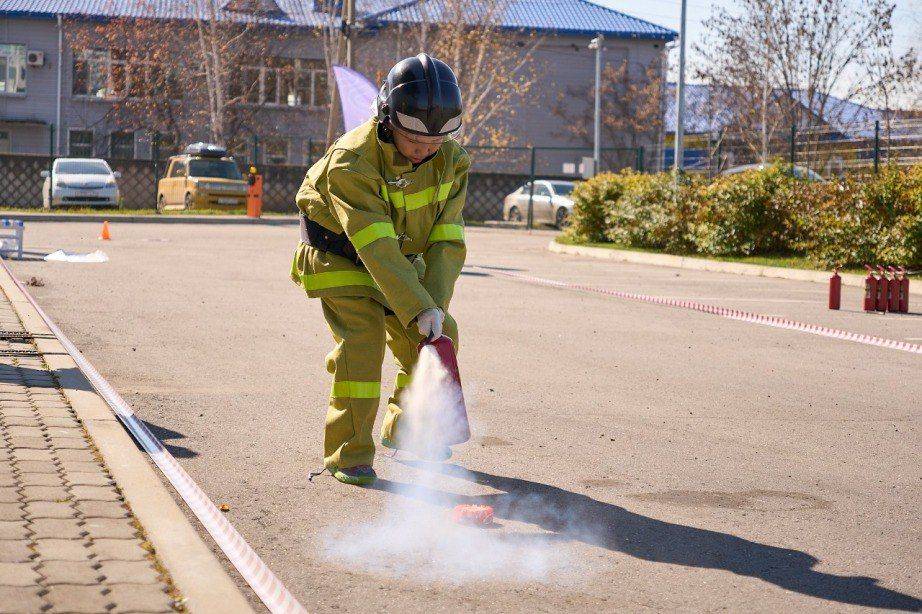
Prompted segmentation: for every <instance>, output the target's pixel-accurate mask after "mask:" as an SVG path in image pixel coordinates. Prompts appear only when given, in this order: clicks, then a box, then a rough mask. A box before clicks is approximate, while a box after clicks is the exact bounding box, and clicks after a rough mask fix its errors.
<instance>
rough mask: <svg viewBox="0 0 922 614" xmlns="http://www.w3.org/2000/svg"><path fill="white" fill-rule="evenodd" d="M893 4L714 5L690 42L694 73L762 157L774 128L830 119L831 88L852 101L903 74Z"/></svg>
mask: <svg viewBox="0 0 922 614" xmlns="http://www.w3.org/2000/svg"><path fill="white" fill-rule="evenodd" d="M893 7H894V4H893V2H891V1H890V0H740V1H739V2H738V3H737V4H736V6H735V7H734V9H733V10H728V9H726V8H723V7H719V8H717V9H716V10H715V11H714V13H713V14H712V15H711V17H710V18H709V19H708V21H707V25H706V28H707V29H706V34H705V38H704V40H703V41H702V43H701V44H699V45H696V48H697V51H698V52H699V53H701V55H702V57H703V58H704V61H703V62H702V63H701V68H700V69H699V73H698V77H700V78H703V79H704V80H705V81H707V82H708V83H710V84H711V85H712V86H713V87H714V88H715V89H716V90H717V91H718V92H719V94H720V95H722V96H724V97H725V98H726V106H727V108H728V109H729V110H730V111H731V113H732V114H733V118H732V121H731V122H730V126H729V127H728V128H729V130H730V131H731V132H733V133H735V134H736V135H737V137H738V138H739V139H740V141H741V142H742V143H743V144H745V146H747V147H748V148H749V149H750V150H752V151H753V152H758V153H759V154H760V156H761V157H762V158H763V159H764V158H765V157H767V152H768V149H769V148H768V146H767V145H768V143H769V142H770V141H771V140H772V139H773V137H775V136H776V134H777V131H778V130H779V129H781V128H782V127H788V126H791V125H795V126H801V127H804V126H809V125H812V124H816V123H823V122H828V121H830V120H831V119H833V118H831V115H832V114H833V113H834V112H835V111H836V110H837V109H836V107H835V106H834V105H833V104H832V103H831V98H830V97H831V96H832V95H833V94H836V95H838V96H839V97H841V98H845V99H847V100H854V99H858V98H860V97H861V96H862V95H863V94H866V93H867V92H870V91H874V90H876V91H878V92H880V91H881V88H883V90H886V91H887V92H892V91H894V88H897V87H898V83H899V82H900V81H904V80H907V79H911V76H909V75H911V74H912V73H913V72H914V71H915V67H914V65H913V64H912V62H908V61H907V59H906V57H905V56H904V57H900V58H895V57H893V55H892V42H893V37H892V32H893V24H892V21H893ZM912 53H913V51H912V50H910V52H909V54H908V55H911V54H912ZM834 119H838V120H845V119H846V118H845V117H841V118H834ZM839 125H841V122H839Z"/></svg>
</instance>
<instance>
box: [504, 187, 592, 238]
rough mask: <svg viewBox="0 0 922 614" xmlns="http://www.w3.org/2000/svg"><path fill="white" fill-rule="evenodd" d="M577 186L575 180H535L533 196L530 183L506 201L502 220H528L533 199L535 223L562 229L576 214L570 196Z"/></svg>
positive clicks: (533, 218)
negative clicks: (573, 212) (529, 205)
mask: <svg viewBox="0 0 922 614" xmlns="http://www.w3.org/2000/svg"><path fill="white" fill-rule="evenodd" d="M575 185H576V184H574V183H573V182H572V181H556V180H543V179H540V180H538V181H535V190H534V193H532V192H531V183H530V182H529V183H526V184H525V185H523V186H522V187H520V188H519V189H518V190H516V191H515V192H513V193H512V194H510V195H509V196H507V197H506V198H505V199H503V219H505V220H507V221H509V222H522V221H524V220H526V219H527V218H528V201H529V197H530V198H531V206H532V220H533V221H534V223H536V224H553V225H554V226H557V227H558V228H562V227H563V226H565V225H566V223H567V218H569V217H570V212H571V211H573V199H572V198H570V195H571V194H572V192H573V188H574V187H575Z"/></svg>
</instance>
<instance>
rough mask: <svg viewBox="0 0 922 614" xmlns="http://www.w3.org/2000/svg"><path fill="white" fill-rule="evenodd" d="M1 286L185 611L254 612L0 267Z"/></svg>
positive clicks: (72, 362)
mask: <svg viewBox="0 0 922 614" xmlns="http://www.w3.org/2000/svg"><path fill="white" fill-rule="evenodd" d="M0 288H2V290H3V291H4V292H5V293H6V295H7V297H8V298H9V300H10V302H11V303H12V305H13V309H14V310H15V311H16V314H17V315H18V316H19V319H20V320H21V321H22V325H23V328H25V330H26V331H27V332H29V333H31V334H33V335H36V337H35V339H34V342H35V345H36V347H37V348H38V350H39V352H41V353H42V358H43V360H44V361H45V363H46V364H47V365H48V368H49V369H50V370H52V371H53V372H54V374H55V377H56V378H57V380H58V383H59V384H60V386H61V391H62V393H63V394H64V396H65V397H66V398H67V401H68V403H70V405H71V407H72V408H73V410H74V412H75V413H76V414H77V417H78V418H79V419H80V421H81V422H82V423H83V425H84V427H85V428H86V431H87V433H89V436H90V438H91V439H92V441H93V443H94V444H95V445H96V447H97V449H98V450H99V452H100V454H102V456H103V460H104V461H105V464H106V467H107V468H108V469H109V471H110V472H111V474H112V477H114V478H115V481H116V483H117V484H118V487H119V488H120V489H121V491H122V494H123V495H124V497H125V500H126V501H127V502H128V504H129V506H130V507H131V511H132V513H133V514H134V516H135V518H137V520H138V522H140V523H141V526H143V527H144V530H145V533H146V534H147V537H148V539H149V540H150V541H151V543H152V544H153V546H154V549H155V550H156V552H157V556H158V557H159V558H160V560H161V561H162V562H163V564H164V566H165V567H166V568H167V570H168V571H169V572H170V576H171V577H172V579H173V583H174V584H175V585H176V587H177V588H178V589H179V591H180V592H181V593H182V595H183V596H184V597H185V606H186V607H187V608H188V610H189V611H190V612H193V613H197V612H202V613H206V612H233V613H236V612H241V613H243V612H253V609H252V608H251V607H250V605H249V603H248V602H247V599H246V597H244V595H243V593H242V592H241V591H240V589H239V588H238V587H237V585H236V584H235V583H234V581H233V580H232V579H231V577H230V576H229V575H228V574H227V572H226V571H225V570H224V568H223V567H222V565H221V563H220V562H219V561H218V559H217V558H216V557H215V555H214V553H212V551H211V549H210V548H209V547H208V545H207V544H206V543H205V542H204V541H203V540H202V538H201V537H199V534H198V532H197V531H196V529H195V528H194V527H193V526H192V524H191V523H190V522H189V520H188V519H187V518H186V515H185V514H184V513H183V511H182V510H181V509H180V508H179V506H178V505H177V504H176V502H175V501H174V500H173V496H172V495H171V494H170V492H169V491H168V490H167V488H166V486H164V484H163V483H162V482H161V481H160V477H159V475H157V473H155V471H154V469H153V467H151V465H150V463H149V462H148V460H147V458H146V456H145V454H144V453H143V452H142V451H141V450H140V449H139V448H138V446H137V445H136V444H135V442H134V440H133V439H131V437H130V436H129V435H128V433H127V432H126V431H125V429H124V428H123V427H122V425H121V424H120V423H119V421H118V419H117V418H116V417H115V415H114V414H113V413H112V410H111V409H110V408H109V406H108V405H107V404H106V402H105V401H104V400H103V399H102V398H101V397H100V396H99V395H98V394H96V392H95V391H93V387H92V385H91V384H90V382H89V381H88V380H87V379H86V377H85V376H84V375H83V373H82V372H81V371H80V369H79V368H78V366H77V364H76V363H75V362H74V360H73V359H72V358H71V356H70V355H69V354H68V353H67V351H66V350H65V349H64V346H63V345H61V343H60V342H59V341H58V340H57V339H56V338H54V337H52V336H51V335H50V333H51V331H50V330H49V329H48V327H47V326H46V325H45V323H44V321H43V320H42V318H41V316H40V315H39V314H38V312H36V311H35V309H34V308H33V307H32V305H31V304H30V303H29V301H28V299H26V297H25V296H24V295H23V294H22V292H21V291H20V290H19V288H18V287H17V286H16V284H15V283H13V280H12V278H11V277H10V276H9V275H8V274H7V273H6V272H5V271H3V270H0Z"/></svg>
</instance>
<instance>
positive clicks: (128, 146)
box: [109, 132, 134, 160]
mask: <svg viewBox="0 0 922 614" xmlns="http://www.w3.org/2000/svg"><path fill="white" fill-rule="evenodd" d="M109 156H110V157H112V158H115V159H116V160H131V159H133V158H134V132H113V133H112V134H110V135H109Z"/></svg>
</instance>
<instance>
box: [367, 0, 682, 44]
mask: <svg viewBox="0 0 922 614" xmlns="http://www.w3.org/2000/svg"><path fill="white" fill-rule="evenodd" d="M468 6H469V10H470V11H471V13H472V15H471V16H470V19H471V21H475V20H476V18H477V16H476V15H474V14H473V13H476V12H481V11H478V9H479V8H480V7H478V5H477V4H476V2H472V3H471V4H470V5H468ZM495 6H496V5H495V4H488V5H486V6H485V7H483V11H486V10H489V9H490V8H494V7H495ZM423 7H424V9H425V11H426V13H425V20H426V21H429V22H432V21H439V20H441V18H442V15H443V13H444V12H446V9H447V7H446V5H445V3H444V2H442V0H424V1H423V2H418V1H415V0H413V1H411V2H404V3H403V4H401V5H398V6H395V7H393V8H390V9H387V10H384V11H382V12H380V13H377V14H374V15H371V17H372V18H373V19H374V20H376V21H378V22H383V23H388V22H391V23H400V22H402V23H420V22H421V21H423V17H424V15H423V13H422V12H421V11H422V10H423ZM492 19H493V21H494V22H495V24H496V25H497V26H498V27H500V28H505V29H510V30H518V29H524V30H532V31H539V32H554V33H560V34H583V35H593V36H594V35H595V34H598V33H600V32H601V33H602V34H604V35H606V36H609V37H612V38H644V39H655V40H664V41H670V40H673V39H675V38H676V37H677V36H678V34H677V33H676V32H675V31H673V30H670V29H668V28H663V27H661V26H658V25H656V24H653V23H650V22H649V21H644V20H643V19H638V18H636V17H631V16H630V15H626V14H624V13H621V12H619V11H616V10H613V9H610V8H607V7H604V6H600V5H598V4H595V3H593V2H589V1H588V0H508V2H507V3H506V4H505V6H503V10H502V12H501V13H500V14H498V15H496V16H494V17H493V18H492Z"/></svg>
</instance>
